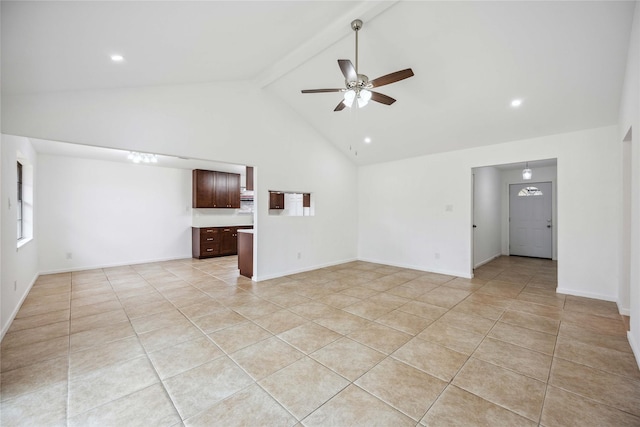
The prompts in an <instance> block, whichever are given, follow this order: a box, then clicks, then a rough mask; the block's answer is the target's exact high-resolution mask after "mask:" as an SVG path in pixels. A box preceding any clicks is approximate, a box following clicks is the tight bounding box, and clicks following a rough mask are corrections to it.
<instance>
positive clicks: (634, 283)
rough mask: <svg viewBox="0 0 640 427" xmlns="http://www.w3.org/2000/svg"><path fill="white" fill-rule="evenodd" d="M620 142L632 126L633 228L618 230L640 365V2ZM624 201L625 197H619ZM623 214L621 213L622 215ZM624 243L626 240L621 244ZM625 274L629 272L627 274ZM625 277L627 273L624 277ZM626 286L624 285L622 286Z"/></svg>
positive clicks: (631, 339)
mask: <svg viewBox="0 0 640 427" xmlns="http://www.w3.org/2000/svg"><path fill="white" fill-rule="evenodd" d="M618 123H619V125H618V138H617V141H618V143H619V144H621V145H622V143H623V142H622V141H623V140H624V138H625V136H626V135H627V133H628V131H629V129H632V141H631V142H630V144H631V145H632V147H631V155H632V156H633V157H632V159H631V162H630V163H631V188H630V191H631V230H628V229H623V227H622V226H621V227H620V228H619V229H618V232H619V233H620V234H622V233H629V232H630V234H631V237H630V244H631V255H630V265H629V272H628V273H627V274H628V276H629V282H630V285H629V287H630V289H629V301H630V302H629V313H630V317H631V331H630V332H629V334H628V337H629V342H630V343H631V348H633V351H634V354H635V356H636V361H638V366H640V145H639V144H640V4H639V2H636V7H635V11H634V15H633V27H632V30H631V38H630V41H629V53H628V55H627V69H626V72H625V80H624V87H623V91H622V99H621V101H620V118H619V122H618ZM617 170H618V172H619V173H620V174H622V172H621V171H623V170H624V168H623V164H622V162H620V163H619V164H618V165H617ZM619 203H620V204H622V203H623V198H622V197H621V198H620V199H619ZM622 215H623V214H622V213H620V216H621V217H622ZM623 244H624V240H622V243H621V246H622V245H623ZM627 274H625V275H627ZM623 277H624V276H623ZM620 286H624V284H622V285H620Z"/></svg>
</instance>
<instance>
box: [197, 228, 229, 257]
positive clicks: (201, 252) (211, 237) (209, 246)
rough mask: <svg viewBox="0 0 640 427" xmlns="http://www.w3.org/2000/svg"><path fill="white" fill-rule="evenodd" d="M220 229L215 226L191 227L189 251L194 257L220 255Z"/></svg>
mask: <svg viewBox="0 0 640 427" xmlns="http://www.w3.org/2000/svg"><path fill="white" fill-rule="evenodd" d="M221 240H222V239H221V237H220V231H219V229H218V228H216V227H206V228H199V227H192V228H191V253H192V255H193V257H194V258H209V257H213V256H220V243H221Z"/></svg>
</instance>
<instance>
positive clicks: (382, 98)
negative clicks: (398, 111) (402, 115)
mask: <svg viewBox="0 0 640 427" xmlns="http://www.w3.org/2000/svg"><path fill="white" fill-rule="evenodd" d="M371 100H372V101H376V102H379V103H381V104H385V105H391V104H393V103H394V102H396V100H395V99H393V98H392V97H390V96H387V95H384V94H382V93H379V92H374V91H371Z"/></svg>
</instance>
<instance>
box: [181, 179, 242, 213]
mask: <svg viewBox="0 0 640 427" xmlns="http://www.w3.org/2000/svg"><path fill="white" fill-rule="evenodd" d="M192 173H193V196H192V207H194V208H233V209H239V208H240V175H239V174H237V173H227V172H218V171H209V170H202V169H194V170H193V172H192Z"/></svg>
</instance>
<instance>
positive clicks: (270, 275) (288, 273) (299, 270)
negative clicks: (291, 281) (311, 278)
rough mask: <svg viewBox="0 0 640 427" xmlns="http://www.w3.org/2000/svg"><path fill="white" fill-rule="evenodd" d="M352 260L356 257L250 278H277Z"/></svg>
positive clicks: (258, 280) (260, 279)
mask: <svg viewBox="0 0 640 427" xmlns="http://www.w3.org/2000/svg"><path fill="white" fill-rule="evenodd" d="M353 261H358V259H357V258H349V259H346V260H341V261H333V262H328V263H325V264H317V265H314V266H310V267H305V268H300V269H295V270H289V271H286V272H284V273H278V274H266V275H264V276H253V278H252V279H251V280H253V281H254V282H262V281H265V280H271V279H277V278H279V277H284V276H289V275H292V274H298V273H305V272H307V271H313V270H318V269H319V268H326V267H333V266H334V265H340V264H346V263H348V262H353Z"/></svg>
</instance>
